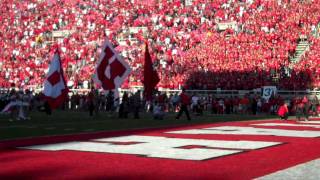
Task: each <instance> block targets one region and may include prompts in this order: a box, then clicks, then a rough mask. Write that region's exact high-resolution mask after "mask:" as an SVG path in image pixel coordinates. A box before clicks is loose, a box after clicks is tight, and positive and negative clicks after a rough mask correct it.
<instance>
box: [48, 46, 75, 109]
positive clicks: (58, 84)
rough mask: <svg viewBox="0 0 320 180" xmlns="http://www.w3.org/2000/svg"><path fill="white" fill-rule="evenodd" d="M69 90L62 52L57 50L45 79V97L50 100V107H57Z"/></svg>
mask: <svg viewBox="0 0 320 180" xmlns="http://www.w3.org/2000/svg"><path fill="white" fill-rule="evenodd" d="M68 91H69V90H68V88H67V86H66V81H65V78H64V75H63V69H62V67H61V60H60V53H59V51H58V50H56V52H55V53H54V56H53V59H52V61H51V64H50V66H49V71H48V74H47V77H46V79H45V81H44V90H43V94H44V98H45V99H46V100H47V101H48V103H49V105H50V107H51V108H52V109H55V108H57V107H59V106H60V105H61V104H62V103H63V102H64V101H65V99H66V97H67V95H68Z"/></svg>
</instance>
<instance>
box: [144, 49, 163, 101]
mask: <svg viewBox="0 0 320 180" xmlns="http://www.w3.org/2000/svg"><path fill="white" fill-rule="evenodd" d="M143 75H144V81H143V85H144V96H145V98H146V100H151V99H152V91H153V90H154V88H155V87H156V85H157V84H158V83H159V81H160V78H159V76H158V73H157V72H156V71H155V70H154V69H153V66H152V59H151V56H150V53H149V49H148V44H147V43H146V51H145V55H144V72H143Z"/></svg>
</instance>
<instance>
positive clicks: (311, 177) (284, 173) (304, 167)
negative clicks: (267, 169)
mask: <svg viewBox="0 0 320 180" xmlns="http://www.w3.org/2000/svg"><path fill="white" fill-rule="evenodd" d="M319 167H320V158H319V159H316V160H312V161H309V162H306V163H302V164H298V165H296V166H293V167H290V168H287V169H284V170H280V171H277V172H275V173H272V174H268V175H266V176H262V177H259V178H257V179H256V180H287V179H290V180H301V179H303V180H319V179H320V171H319Z"/></svg>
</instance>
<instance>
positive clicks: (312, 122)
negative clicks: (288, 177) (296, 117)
mask: <svg viewBox="0 0 320 180" xmlns="http://www.w3.org/2000/svg"><path fill="white" fill-rule="evenodd" d="M299 123H306V124H320V121H299Z"/></svg>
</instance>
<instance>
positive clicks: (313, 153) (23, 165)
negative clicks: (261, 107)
mask: <svg viewBox="0 0 320 180" xmlns="http://www.w3.org/2000/svg"><path fill="white" fill-rule="evenodd" d="M265 122H279V121H251V122H230V123H216V124H210V125H199V126H193V127H188V128H186V127H184V128H182V127H179V128H171V129H154V130H152V131H143V130H139V131H129V132H113V133H98V134H92V135H90V134H87V135H81V136H68V137H65V138H64V139H63V137H54V138H40V139H30V140H27V141H25V142H18V141H16V142H12V144H11V146H12V145H14V144H19V143H20V145H21V144H24V145H26V144H28V145H31V143H32V142H33V144H39V143H40V144H41V143H51V142H61V141H70V140H77V139H78V140H85V139H87V140H88V138H90V139H91V138H100V137H106V136H108V137H110V136H119V135H129V134H137V135H153V136H166V137H178V138H193V139H212V140H256V141H272V142H284V144H282V145H277V146H273V147H267V148H263V149H259V150H253V151H246V152H244V153H239V154H234V155H229V156H224V157H219V158H215V159H210V160H206V161H186V160H173V159H161V158H147V157H141V156H136V155H124V154H111V153H94V152H80V151H55V152H53V151H38V150H19V149H14V148H9V149H8V148H2V150H1V151H0V164H1V168H0V177H1V179H17V178H21V179H22V178H23V179H252V178H256V177H260V176H263V175H266V174H270V173H273V172H275V171H278V170H282V169H286V168H288V167H291V166H294V165H297V164H300V163H304V162H307V161H310V160H314V159H317V158H320V148H318V147H320V138H292V137H277V136H252V135H185V134H167V133H164V132H167V131H174V130H182V129H194V128H207V127H214V126H249V125H250V124H258V123H265ZM260 128H277V129H295V130H315V131H319V129H315V128H310V127H260ZM50 141H51V142H50ZM2 147H5V146H2ZM7 147H8V146H7Z"/></svg>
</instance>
